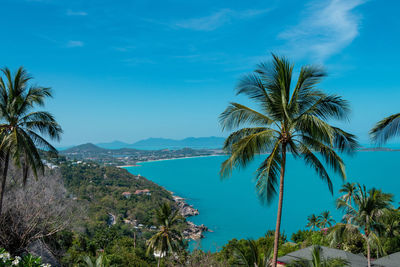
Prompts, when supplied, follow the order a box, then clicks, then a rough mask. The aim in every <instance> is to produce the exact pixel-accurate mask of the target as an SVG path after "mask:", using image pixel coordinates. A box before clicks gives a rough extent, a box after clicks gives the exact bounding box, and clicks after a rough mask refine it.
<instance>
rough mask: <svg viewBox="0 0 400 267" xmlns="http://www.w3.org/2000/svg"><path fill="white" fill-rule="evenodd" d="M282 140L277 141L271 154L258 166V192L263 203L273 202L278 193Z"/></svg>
mask: <svg viewBox="0 0 400 267" xmlns="http://www.w3.org/2000/svg"><path fill="white" fill-rule="evenodd" d="M280 147H281V142H280V141H277V142H276V143H275V145H274V148H273V150H272V152H271V154H270V155H269V156H268V157H267V159H266V160H264V161H263V162H262V163H261V165H260V166H259V167H258V169H257V172H256V189H257V194H258V196H259V198H260V200H261V202H263V203H267V204H269V203H271V202H272V200H273V198H274V196H275V195H276V193H277V191H276V186H277V184H278V181H279V175H280V172H281V170H280V167H281V164H282V157H281V154H280V153H281V149H280Z"/></svg>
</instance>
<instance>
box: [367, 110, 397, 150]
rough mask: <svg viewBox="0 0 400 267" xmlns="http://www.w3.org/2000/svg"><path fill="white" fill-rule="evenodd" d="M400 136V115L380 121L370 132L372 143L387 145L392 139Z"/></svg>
mask: <svg viewBox="0 0 400 267" xmlns="http://www.w3.org/2000/svg"><path fill="white" fill-rule="evenodd" d="M399 134H400V113H397V114H393V115H391V116H389V117H387V118H384V119H383V120H381V121H379V122H378V123H377V124H376V125H375V126H374V128H372V130H371V131H370V136H371V139H372V141H374V142H375V143H378V144H383V143H386V142H387V141H388V140H389V139H390V138H393V137H396V136H398V135H399Z"/></svg>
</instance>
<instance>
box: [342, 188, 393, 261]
mask: <svg viewBox="0 0 400 267" xmlns="http://www.w3.org/2000/svg"><path fill="white" fill-rule="evenodd" d="M357 187H358V189H357V193H356V194H355V195H354V196H353V203H354V205H350V204H348V203H346V202H345V201H343V200H342V199H340V198H339V199H338V200H337V207H338V208H339V209H342V210H344V211H345V217H346V221H347V224H346V227H347V228H348V229H351V228H358V229H359V230H362V231H364V238H365V241H366V243H367V259H368V267H370V266H371V242H373V243H374V244H375V245H376V246H377V247H379V246H380V244H379V238H378V236H377V235H376V232H377V231H378V229H379V226H380V220H381V218H382V217H383V215H384V214H385V211H386V210H387V209H389V208H390V207H391V202H392V201H393V196H392V195H391V194H387V193H383V192H382V191H381V190H378V189H375V188H372V189H370V190H369V191H367V190H366V188H365V185H364V186H361V185H360V184H357ZM360 232H361V231H360Z"/></svg>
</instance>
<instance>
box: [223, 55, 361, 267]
mask: <svg viewBox="0 0 400 267" xmlns="http://www.w3.org/2000/svg"><path fill="white" fill-rule="evenodd" d="M272 57H273V60H272V64H271V65H269V64H266V63H261V64H259V65H258V67H257V68H256V70H255V72H254V74H250V75H247V76H245V77H244V78H243V79H242V80H241V81H240V82H239V84H238V86H237V88H236V90H237V94H244V95H247V96H248V97H249V98H250V99H251V100H254V101H255V102H256V104H258V106H259V111H256V110H255V109H252V108H250V107H247V106H244V105H242V104H238V103H231V104H230V105H229V106H228V107H227V108H226V109H225V111H224V112H223V113H222V114H221V115H220V123H221V125H222V129H223V130H233V129H235V131H234V132H233V133H231V134H230V136H229V137H228V138H227V139H226V140H225V143H224V150H225V152H226V153H228V154H229V158H228V159H227V160H226V161H224V162H223V164H222V165H221V172H220V173H221V176H222V177H226V176H229V175H230V174H231V172H232V170H233V169H234V168H235V167H240V166H241V167H245V166H247V164H248V163H249V162H250V161H252V160H253V158H254V157H255V155H257V154H262V153H267V152H268V153H269V155H268V156H267V158H266V159H265V160H264V161H263V162H262V163H261V165H260V166H259V168H258V169H257V174H256V181H257V183H256V188H257V191H258V194H259V196H260V199H261V200H262V201H266V202H267V203H270V202H271V201H272V199H273V197H274V196H275V195H276V193H277V188H276V187H277V185H278V183H279V200H278V212H277V220H276V228H275V240H274V257H273V266H276V260H277V256H278V243H279V232H280V225H281V216H282V204H283V203H282V202H283V191H284V178H285V169H286V154H287V153H288V152H291V153H292V155H293V156H294V157H295V158H302V159H303V160H304V161H305V163H306V164H308V165H309V166H310V167H312V168H314V169H315V171H316V172H317V174H318V176H319V177H320V178H321V179H322V180H323V181H325V182H326V183H327V184H328V188H329V190H330V191H331V193H332V190H333V189H332V187H333V186H332V182H331V179H330V176H329V175H328V172H327V171H326V170H325V167H324V165H323V163H322V162H321V161H320V158H322V159H323V160H324V161H325V162H326V164H327V165H329V166H331V167H332V168H333V170H334V171H336V172H338V173H339V175H340V176H341V177H342V178H343V179H344V178H345V177H346V175H345V165H344V163H343V160H342V159H341V158H340V157H339V155H338V154H337V153H336V151H335V149H337V150H338V151H340V152H351V151H353V149H355V148H356V146H357V142H356V140H355V137H354V136H353V135H351V134H349V133H347V132H345V131H343V130H341V129H339V128H337V127H334V126H332V125H330V124H329V123H328V122H327V120H329V119H337V120H342V119H346V118H347V114H348V112H349V106H348V103H347V101H345V100H343V99H342V98H341V97H340V96H337V95H328V94H326V93H324V92H322V91H321V90H319V89H318V88H317V85H318V84H319V82H320V81H321V79H322V78H323V77H325V72H323V71H322V70H321V68H318V67H314V66H305V67H302V68H301V70H300V74H299V78H298V80H297V83H296V84H295V85H294V87H293V88H292V72H293V65H292V64H291V63H290V62H289V61H288V60H287V59H286V58H284V57H277V56H275V55H274V54H273V55H272ZM238 128H239V129H238ZM316 153H319V154H320V155H321V157H318V156H317V155H316Z"/></svg>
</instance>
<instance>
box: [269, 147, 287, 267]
mask: <svg viewBox="0 0 400 267" xmlns="http://www.w3.org/2000/svg"><path fill="white" fill-rule="evenodd" d="M285 165H286V143H283V144H282V164H281V175H280V184H279V201H278V214H277V216H276V227H275V239H274V257H273V258H272V266H273V267H276V264H277V260H278V245H279V233H280V228H281V218H282V204H283V184H284V178H285Z"/></svg>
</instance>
